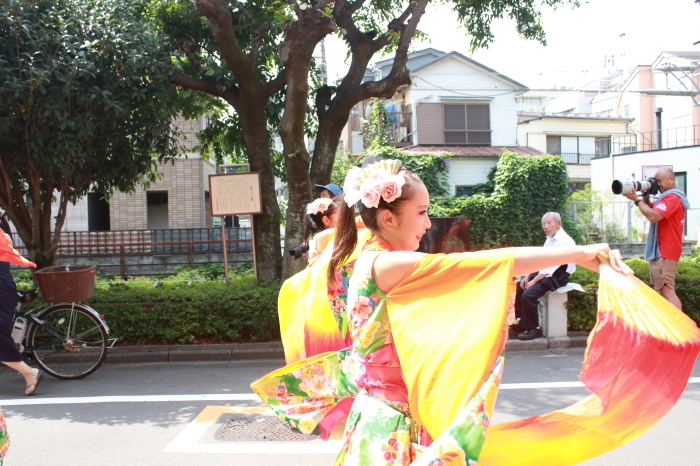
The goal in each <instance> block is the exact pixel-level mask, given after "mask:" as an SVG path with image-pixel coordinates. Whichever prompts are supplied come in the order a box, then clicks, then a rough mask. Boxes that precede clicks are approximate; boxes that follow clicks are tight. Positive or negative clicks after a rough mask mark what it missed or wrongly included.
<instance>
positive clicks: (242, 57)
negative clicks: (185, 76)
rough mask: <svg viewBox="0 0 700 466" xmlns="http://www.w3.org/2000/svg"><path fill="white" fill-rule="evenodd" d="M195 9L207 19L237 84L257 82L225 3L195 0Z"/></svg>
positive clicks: (253, 63)
mask: <svg viewBox="0 0 700 466" xmlns="http://www.w3.org/2000/svg"><path fill="white" fill-rule="evenodd" d="M195 11H196V12H197V15H198V16H200V17H203V18H206V19H207V21H209V27H210V28H211V32H212V34H213V35H214V40H216V43H217V45H218V46H219V52H220V53H221V56H222V58H223V59H224V61H225V62H226V66H228V68H229V69H230V70H231V72H232V73H233V75H234V76H235V77H236V79H237V81H238V83H239V85H240V86H241V87H243V86H246V84H247V83H251V84H254V83H259V82H260V80H259V79H258V77H257V76H256V74H255V62H254V61H252V57H249V56H247V55H246V54H245V53H244V52H243V50H242V49H241V46H240V44H239V43H238V39H237V38H236V34H235V32H234V31H233V21H232V16H231V11H230V10H229V9H228V8H227V7H226V5H224V3H223V2H222V1H221V0H196V2H195Z"/></svg>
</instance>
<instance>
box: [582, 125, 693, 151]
mask: <svg viewBox="0 0 700 466" xmlns="http://www.w3.org/2000/svg"><path fill="white" fill-rule="evenodd" d="M698 145H700V125H694V126H683V127H680V128H668V129H662V130H661V131H645V132H643V133H636V134H628V135H625V136H618V137H615V138H609V139H599V140H597V141H596V155H595V158H601V157H608V156H610V155H611V154H612V155H624V154H631V153H633V152H647V151H651V150H660V149H676V148H679V147H691V146H698Z"/></svg>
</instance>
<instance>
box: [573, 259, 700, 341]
mask: <svg viewBox="0 0 700 466" xmlns="http://www.w3.org/2000/svg"><path fill="white" fill-rule="evenodd" d="M625 263H626V264H627V265H629V266H630V268H631V269H632V270H633V271H634V275H635V276H636V277H637V278H639V279H640V280H641V281H643V282H644V283H646V284H647V285H648V284H649V263H648V262H647V261H645V260H642V259H639V258H630V259H627V260H625ZM571 282H572V283H578V284H579V285H581V287H582V288H584V289H585V290H587V291H586V292H585V293H581V292H579V291H570V292H569V294H568V301H567V303H566V309H567V312H568V320H569V330H571V331H590V330H592V329H593V327H594V326H595V323H596V315H597V312H598V303H597V299H598V296H597V292H598V274H597V273H595V272H592V271H590V270H588V269H584V268H583V267H577V268H576V272H574V273H573V275H571ZM676 294H677V295H678V297H679V298H680V300H681V303H683V312H684V313H685V314H687V315H688V317H690V318H691V319H693V320H694V321H695V322H696V323H697V324H699V325H700V256H699V255H698V254H697V253H693V255H692V256H682V257H681V260H680V261H679V263H678V269H677V270H676Z"/></svg>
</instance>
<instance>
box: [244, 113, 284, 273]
mask: <svg viewBox="0 0 700 466" xmlns="http://www.w3.org/2000/svg"><path fill="white" fill-rule="evenodd" d="M266 103H267V100H262V101H258V100H257V99H251V100H248V99H241V102H240V105H238V108H237V111H238V113H239V114H240V116H241V119H240V121H241V127H242V129H243V133H244V134H245V145H246V149H247V152H248V161H249V162H250V170H251V171H253V172H259V173H260V185H261V190H262V206H263V213H262V214H261V215H253V216H252V217H253V224H254V227H255V252H256V262H257V270H258V278H259V279H261V280H279V279H280V278H281V276H282V256H281V253H280V248H281V244H280V208H279V204H278V203H277V194H276V192H275V177H274V175H273V174H272V157H271V154H270V144H269V141H270V135H269V134H268V131H267V118H266V117H265V104H266Z"/></svg>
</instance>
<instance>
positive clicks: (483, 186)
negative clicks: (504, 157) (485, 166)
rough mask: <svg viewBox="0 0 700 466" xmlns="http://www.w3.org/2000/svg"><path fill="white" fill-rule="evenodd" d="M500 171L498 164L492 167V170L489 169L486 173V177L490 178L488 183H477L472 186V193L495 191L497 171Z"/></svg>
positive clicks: (490, 192) (491, 192)
mask: <svg viewBox="0 0 700 466" xmlns="http://www.w3.org/2000/svg"><path fill="white" fill-rule="evenodd" d="M497 171H498V165H494V166H493V167H491V170H489V174H488V175H486V179H487V180H488V181H487V182H486V183H478V184H475V185H474V187H472V193H471V195H472V196H473V195H475V194H486V195H489V194H493V192H494V191H495V190H496V172H497Z"/></svg>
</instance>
